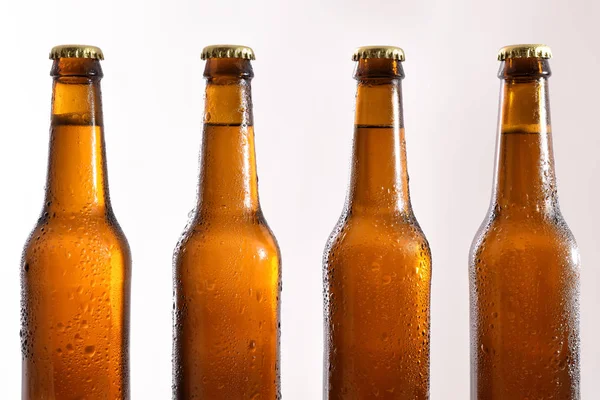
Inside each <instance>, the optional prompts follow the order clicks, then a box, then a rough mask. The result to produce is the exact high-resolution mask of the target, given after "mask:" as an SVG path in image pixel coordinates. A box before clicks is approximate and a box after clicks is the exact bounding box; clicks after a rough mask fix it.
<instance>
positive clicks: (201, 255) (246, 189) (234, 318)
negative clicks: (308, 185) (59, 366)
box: [173, 124, 281, 400]
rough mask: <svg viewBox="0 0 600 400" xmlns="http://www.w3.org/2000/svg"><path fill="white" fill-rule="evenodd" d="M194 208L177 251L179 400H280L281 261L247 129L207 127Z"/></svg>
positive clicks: (249, 128)
mask: <svg viewBox="0 0 600 400" xmlns="http://www.w3.org/2000/svg"><path fill="white" fill-rule="evenodd" d="M200 190H201V195H200V196H201V201H200V204H199V206H198V209H197V210H196V214H195V216H194V217H193V219H192V221H191V222H190V224H189V227H188V228H187V229H186V232H185V233H184V234H183V237H182V239H181V241H180V243H179V245H178V247H177V249H176V251H175V282H174V285H175V347H174V352H175V354H174V356H175V364H174V365H175V367H174V368H175V369H174V377H173V379H174V398H176V399H182V400H183V399H211V400H213V399H214V400H216V399H223V400H229V399H253V400H258V399H278V398H280V396H281V394H280V388H279V295H280V290H281V288H280V282H281V280H280V257H279V250H278V247H277V243H276V241H275V238H274V237H273V235H272V233H271V231H270V229H269V227H268V226H267V224H266V222H265V220H264V218H263V216H262V212H261V211H260V209H257V208H255V206H257V204H258V203H257V202H258V197H257V186H256V169H255V160H254V133H253V127H252V126H244V125H235V124H234V125H226V124H221V125H214V124H205V127H204V142H203V154H202V167H201V189H200Z"/></svg>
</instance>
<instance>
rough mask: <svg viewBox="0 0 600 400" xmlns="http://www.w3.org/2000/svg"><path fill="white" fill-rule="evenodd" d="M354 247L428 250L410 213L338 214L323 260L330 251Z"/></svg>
mask: <svg viewBox="0 0 600 400" xmlns="http://www.w3.org/2000/svg"><path fill="white" fill-rule="evenodd" d="M357 248H360V249H362V250H363V251H373V252H381V251H385V252H394V251H396V252H401V253H406V252H407V251H408V252H414V251H416V252H419V253H420V252H424V253H426V254H427V255H428V256H429V257H430V255H431V250H430V247H429V242H428V240H427V238H426V237H425V234H424V233H423V231H422V230H421V227H420V226H419V224H418V222H417V220H416V219H415V218H414V216H412V215H411V216H402V215H393V216H389V215H387V216H375V217H362V216H360V217H359V216H347V215H342V217H341V218H340V220H339V221H338V223H337V224H336V226H335V228H334V229H333V232H332V233H331V235H330V237H329V240H328V242H327V246H326V249H325V259H327V258H328V257H329V255H330V254H331V253H339V252H345V251H353V250H355V249H357Z"/></svg>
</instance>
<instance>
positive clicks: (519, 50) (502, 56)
mask: <svg viewBox="0 0 600 400" xmlns="http://www.w3.org/2000/svg"><path fill="white" fill-rule="evenodd" d="M510 58H546V59H550V58H552V50H551V49H550V47H549V46H546V45H545V44H514V45H511V46H504V47H503V48H501V49H500V50H499V51H498V61H505V60H508V59H510Z"/></svg>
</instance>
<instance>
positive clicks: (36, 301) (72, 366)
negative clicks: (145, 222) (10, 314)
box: [21, 46, 131, 400]
mask: <svg viewBox="0 0 600 400" xmlns="http://www.w3.org/2000/svg"><path fill="white" fill-rule="evenodd" d="M50 58H51V59H53V60H54V63H53V66H52V71H51V75H52V77H53V80H54V85H53V93H52V116H51V125H50V155H49V161H48V175H47V184H46V199H45V204H44V207H43V210H42V215H41V217H40V218H39V220H38V223H37V225H36V227H35V228H34V230H33V232H32V233H31V236H30V237H29V239H28V241H27V244H26V245H25V249H24V252H23V260H22V268H21V285H22V299H21V304H22V310H21V316H22V330H21V343H22V353H23V381H22V398H23V399H31V400H39V399H54V400H60V399H65V400H66V399H69V400H70V399H128V398H129V382H128V381H129V360H128V358H129V356H128V337H129V293H130V279H131V260H130V252H129V245H128V244H127V240H126V239H125V236H124V235H123V232H122V231H121V228H120V227H119V224H118V223H117V220H116V219H115V216H114V214H113V211H112V208H111V205H110V199H109V194H108V182H107V173H106V160H105V150H104V132H103V126H104V124H103V118H102V101H101V94H100V79H101V78H102V76H103V74H102V68H101V67H100V60H102V59H103V55H102V52H101V50H100V49H99V48H97V47H91V46H58V47H55V48H53V49H52V51H51V53H50Z"/></svg>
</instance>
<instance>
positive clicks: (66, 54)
mask: <svg viewBox="0 0 600 400" xmlns="http://www.w3.org/2000/svg"><path fill="white" fill-rule="evenodd" d="M59 58H91V59H94V60H104V54H103V53H102V50H100V48H99V47H96V46H87V45H81V44H63V45H60V46H55V47H53V48H52V50H50V59H51V60H58V59H59Z"/></svg>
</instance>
